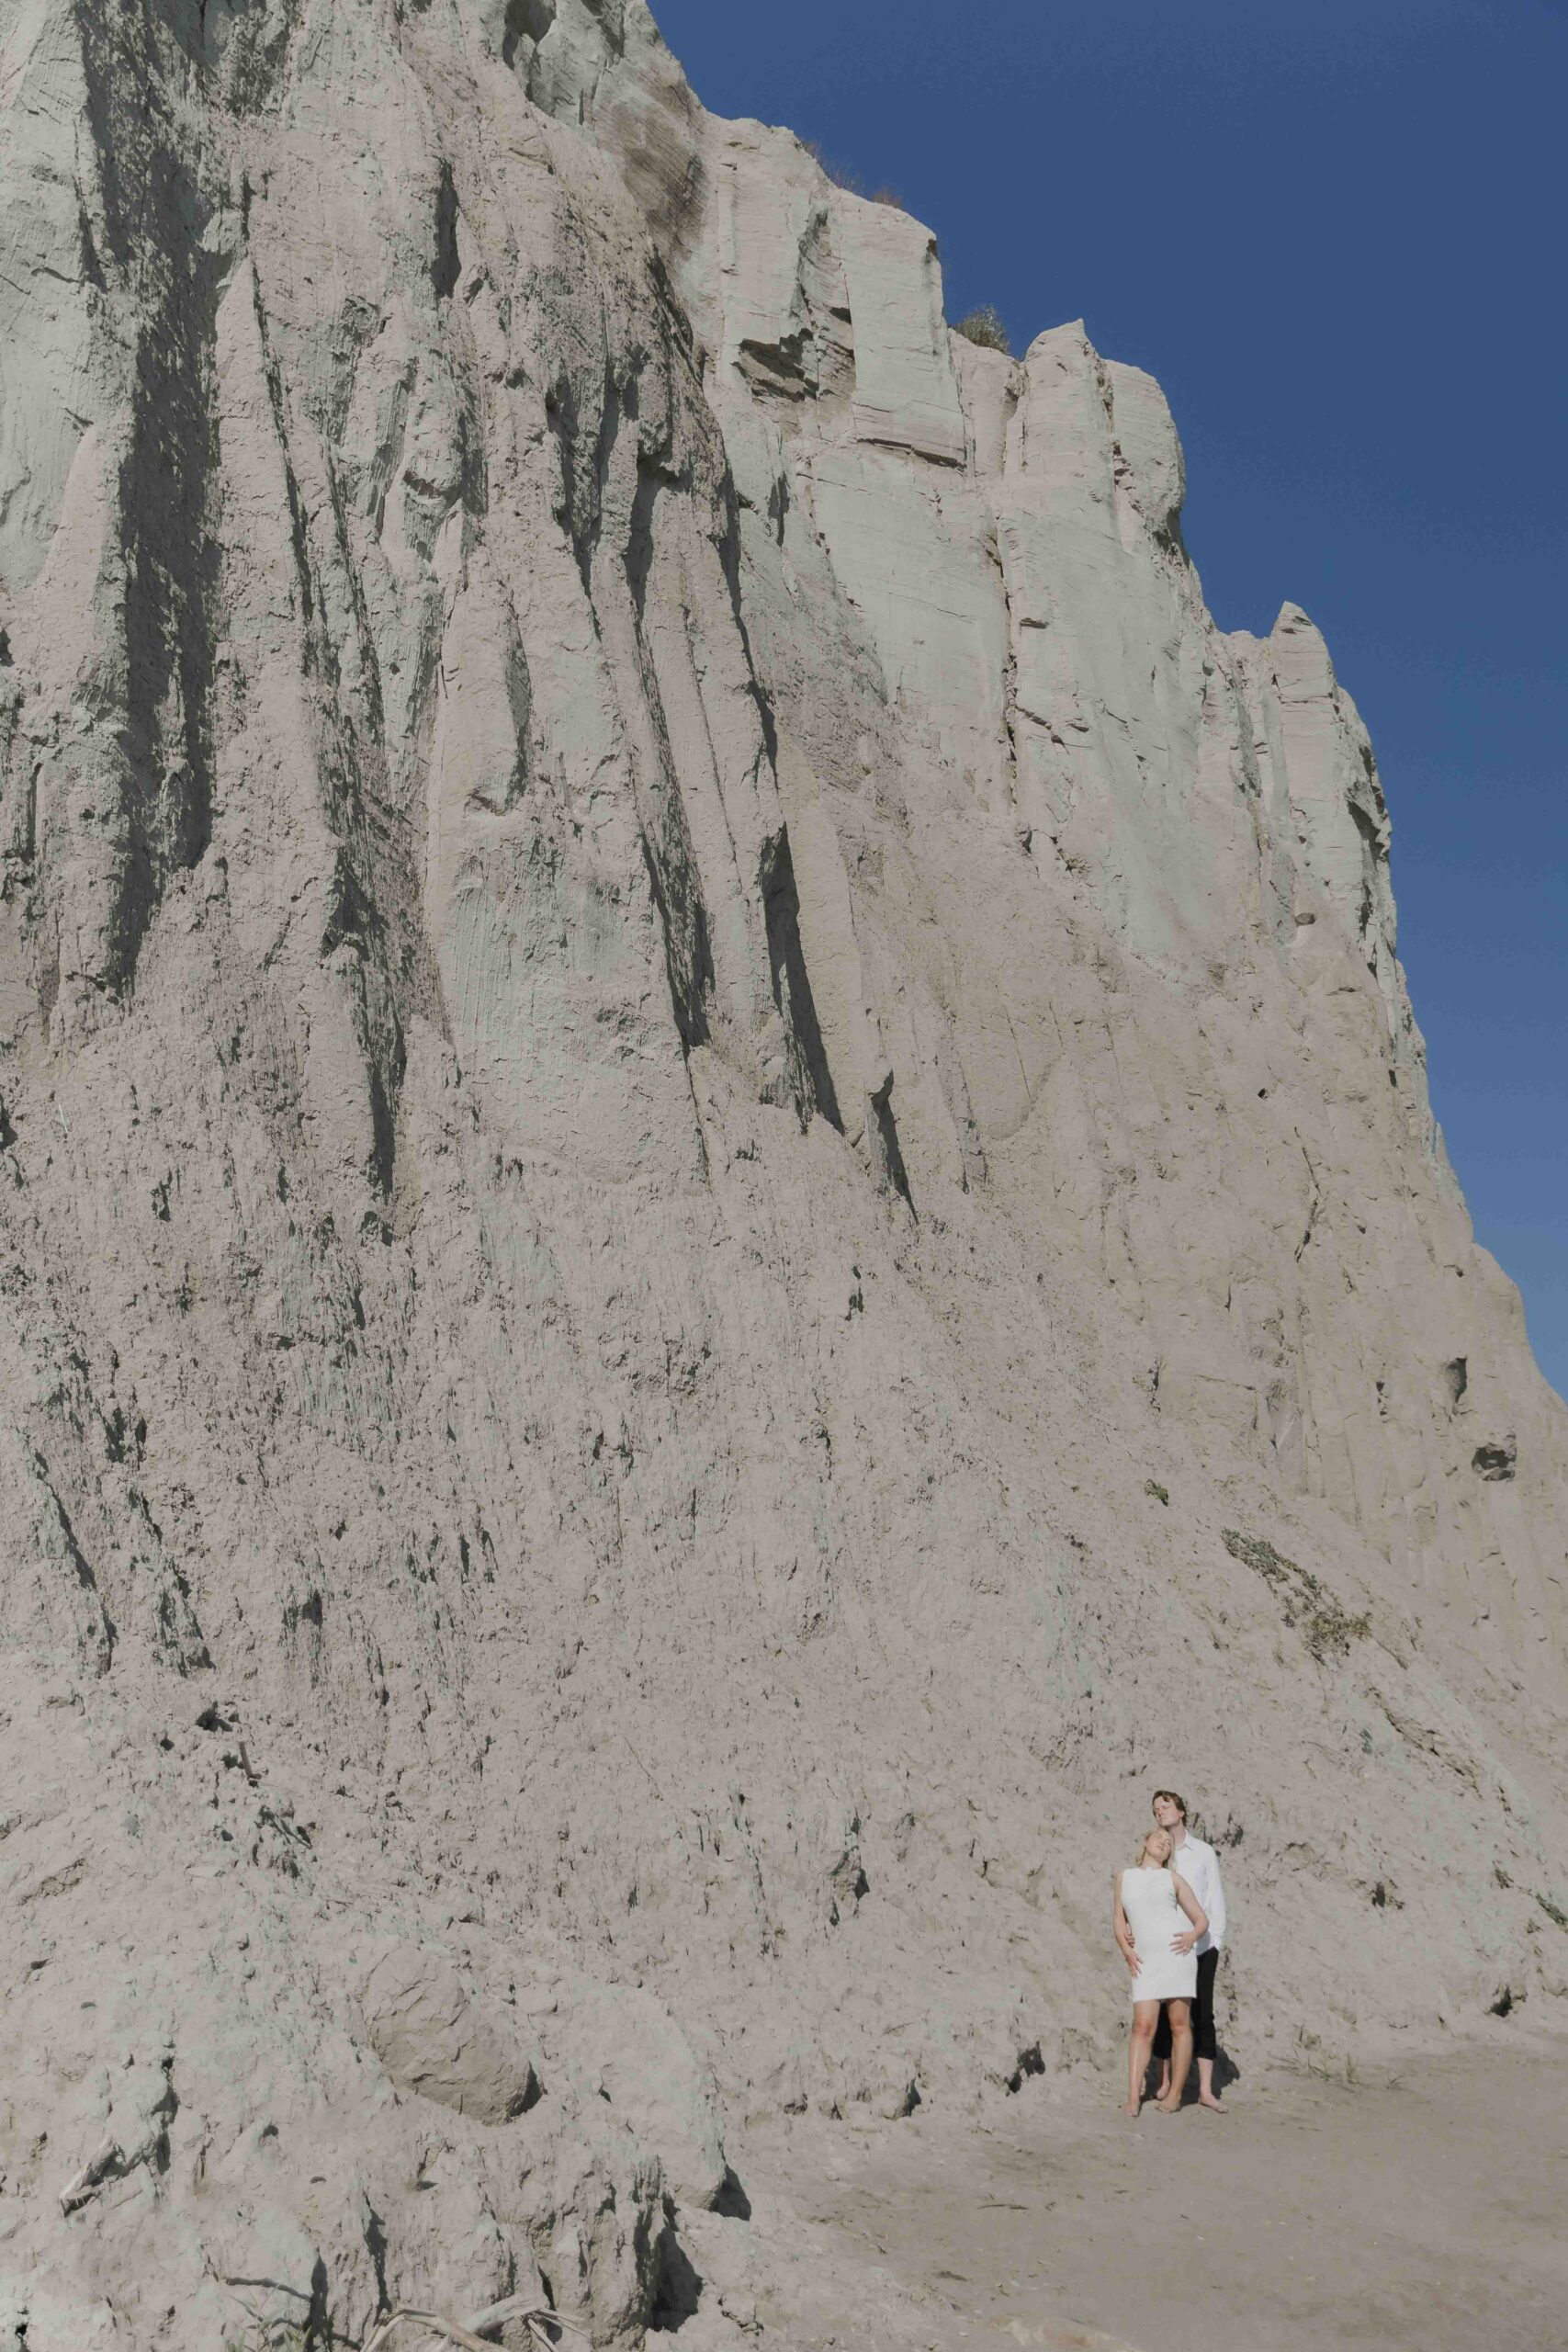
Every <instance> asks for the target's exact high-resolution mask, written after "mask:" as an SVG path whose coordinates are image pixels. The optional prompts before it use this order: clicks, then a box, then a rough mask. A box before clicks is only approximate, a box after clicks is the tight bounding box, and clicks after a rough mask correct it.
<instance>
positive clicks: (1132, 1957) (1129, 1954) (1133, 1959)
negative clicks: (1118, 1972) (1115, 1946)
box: [1122, 1944, 1144, 1976]
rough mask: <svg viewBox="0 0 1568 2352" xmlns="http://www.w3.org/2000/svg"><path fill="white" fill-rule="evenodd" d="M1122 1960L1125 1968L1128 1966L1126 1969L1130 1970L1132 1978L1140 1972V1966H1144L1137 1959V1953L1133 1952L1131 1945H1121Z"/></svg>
mask: <svg viewBox="0 0 1568 2352" xmlns="http://www.w3.org/2000/svg"><path fill="white" fill-rule="evenodd" d="M1122 1959H1123V1960H1124V1961H1125V1962H1126V1963H1127V1966H1128V1969H1129V1970H1130V1972H1131V1973H1132V1974H1133V1975H1134V1976H1136V1974H1137V1973H1138V1971H1139V1970H1140V1968H1142V1966H1143V1964H1144V1963H1143V1962H1142V1961H1141V1960H1140V1959H1139V1958H1138V1955H1137V1953H1136V1952H1135V1951H1134V1950H1133V1947H1132V1945H1131V1944H1123V1945H1122Z"/></svg>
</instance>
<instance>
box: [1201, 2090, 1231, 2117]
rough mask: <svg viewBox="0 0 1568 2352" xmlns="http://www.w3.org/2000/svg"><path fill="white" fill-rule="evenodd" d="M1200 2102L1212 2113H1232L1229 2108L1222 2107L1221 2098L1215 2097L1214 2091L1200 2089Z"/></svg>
mask: <svg viewBox="0 0 1568 2352" xmlns="http://www.w3.org/2000/svg"><path fill="white" fill-rule="evenodd" d="M1198 2104H1199V2106H1200V2107H1206V2108H1207V2109H1208V2110H1209V2112H1210V2114H1211V2115H1228V2114H1229V2113H1230V2109H1229V2108H1227V2107H1222V2106H1221V2105H1220V2102H1219V2100H1218V2099H1217V2098H1215V2097H1214V2096H1213V2092H1212V2091H1200V2092H1199V2094H1198Z"/></svg>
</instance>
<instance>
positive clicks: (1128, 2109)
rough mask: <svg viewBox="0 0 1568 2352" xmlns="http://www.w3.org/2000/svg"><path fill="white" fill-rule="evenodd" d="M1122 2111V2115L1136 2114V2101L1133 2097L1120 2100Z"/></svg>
mask: <svg viewBox="0 0 1568 2352" xmlns="http://www.w3.org/2000/svg"><path fill="white" fill-rule="evenodd" d="M1137 2112H1138V2101H1137V2100H1136V2099H1135V2098H1129V2099H1123V2100H1122V2114H1123V2115H1136V2113H1137Z"/></svg>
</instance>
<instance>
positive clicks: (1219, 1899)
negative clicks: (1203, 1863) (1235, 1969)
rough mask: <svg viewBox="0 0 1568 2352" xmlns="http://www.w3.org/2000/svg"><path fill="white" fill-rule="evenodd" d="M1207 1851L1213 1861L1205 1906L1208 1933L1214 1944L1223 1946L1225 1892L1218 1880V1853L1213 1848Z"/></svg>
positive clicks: (1219, 1879)
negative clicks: (1207, 1918) (1207, 1916)
mask: <svg viewBox="0 0 1568 2352" xmlns="http://www.w3.org/2000/svg"><path fill="white" fill-rule="evenodd" d="M1209 1850H1210V1852H1211V1854H1212V1855H1213V1860H1212V1861H1211V1862H1210V1864H1209V1887H1208V1902H1207V1905H1206V1908H1207V1910H1208V1914H1209V1933H1210V1935H1211V1936H1212V1937H1213V1939H1214V1941H1215V1943H1216V1944H1223V1943H1224V1939H1225V1890H1224V1884H1223V1883H1222V1881H1221V1878H1220V1857H1219V1853H1218V1851H1217V1849H1214V1848H1213V1847H1211V1848H1210V1849H1209Z"/></svg>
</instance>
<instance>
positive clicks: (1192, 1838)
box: [1180, 1829, 1219, 1862]
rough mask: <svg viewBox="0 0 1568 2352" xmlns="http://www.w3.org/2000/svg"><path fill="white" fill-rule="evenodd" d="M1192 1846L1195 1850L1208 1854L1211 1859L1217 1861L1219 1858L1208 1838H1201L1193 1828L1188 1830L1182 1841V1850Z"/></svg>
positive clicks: (1184, 1850)
mask: <svg viewBox="0 0 1568 2352" xmlns="http://www.w3.org/2000/svg"><path fill="white" fill-rule="evenodd" d="M1189 1847H1191V1848H1192V1849H1193V1850H1194V1852H1196V1853H1200V1854H1206V1855H1207V1856H1208V1858H1209V1860H1210V1861H1212V1862H1217V1861H1218V1860H1219V1856H1218V1855H1217V1854H1216V1853H1215V1851H1214V1849H1213V1847H1212V1846H1211V1845H1210V1843H1209V1841H1208V1839H1207V1838H1200V1837H1199V1836H1198V1834H1197V1832H1196V1831H1195V1830H1191V1829H1190V1830H1189V1831H1188V1833H1187V1835H1186V1837H1185V1838H1183V1839H1182V1841H1181V1848H1180V1850H1181V1852H1183V1853H1185V1852H1186V1851H1187V1849H1188V1848H1189Z"/></svg>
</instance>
